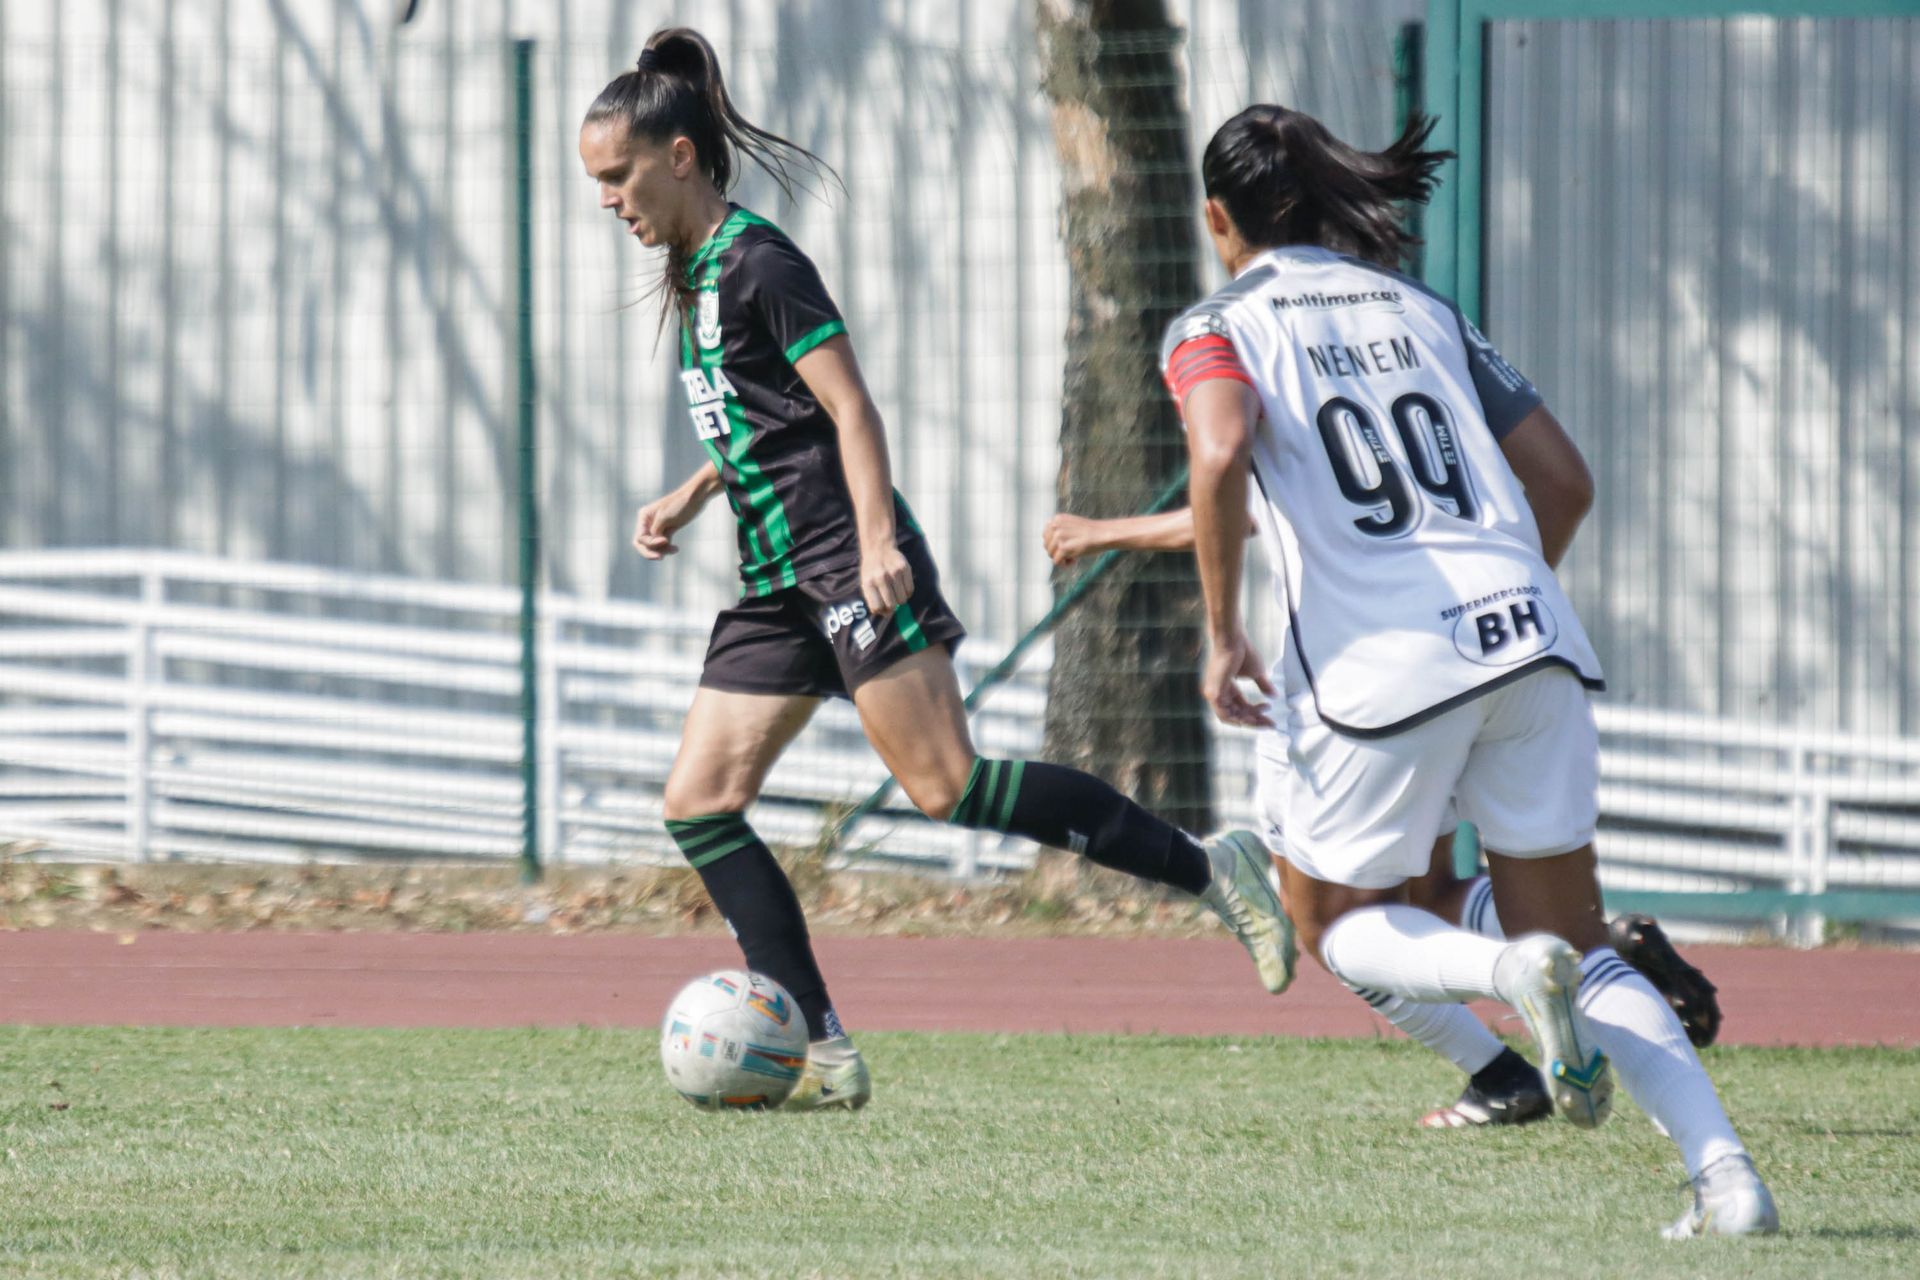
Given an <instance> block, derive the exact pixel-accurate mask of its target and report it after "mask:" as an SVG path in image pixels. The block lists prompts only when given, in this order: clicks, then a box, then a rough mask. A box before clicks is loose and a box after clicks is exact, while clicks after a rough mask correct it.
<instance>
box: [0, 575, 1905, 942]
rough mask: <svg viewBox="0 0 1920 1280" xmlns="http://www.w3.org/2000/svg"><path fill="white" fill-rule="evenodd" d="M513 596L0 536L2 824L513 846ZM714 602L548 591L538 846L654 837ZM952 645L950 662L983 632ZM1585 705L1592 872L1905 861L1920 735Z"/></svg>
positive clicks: (1012, 734)
mask: <svg viewBox="0 0 1920 1280" xmlns="http://www.w3.org/2000/svg"><path fill="white" fill-rule="evenodd" d="M518 611H519V596H518V594H517V593H516V592H515V591H513V590H511V589H507V588H493V587H473V586H459V585H452V584H446V583H433V582H423V581H415V580H410V579H396V578H379V577H365V576H360V575H353V574H345V573H339V572H335V571H332V570H323V569H309V568H301V567H295V566H288V565H275V564H257V563H256V564H236V563H231V562H227V561H222V560H217V559H210V558H204V557H196V556H188V555H181V554H177V553H171V552H147V551H140V552H125V551H86V552H34V553H0V841H25V842H29V843H31V844H32V845H34V846H37V847H38V848H39V850H40V851H41V852H42V854H43V855H45V856H75V857H87V858H120V859H141V860H145V859H163V858H181V859H222V860H259V861H296V862H297V861H307V860H325V861H338V860H351V859H357V858H382V857H424V858H443V859H458V860H468V859H493V858H510V857H512V856H514V855H515V854H516V853H517V852H518V851H519V849H520V847H521V822H522V814H523V808H522V795H523V784H522V779H521V771H520V757H521V742H522V724H521V719H520V712H519V693H520V667H519V663H520V647H519V642H518V638H517V634H516V627H517V622H518ZM708 625H709V620H708V619H707V618H705V617H692V616H688V615H686V614H683V613H677V612H674V611H672V610H667V609H661V608H657V607H652V606H646V605H638V604H632V603H612V602H593V601H585V600H580V599H575V598H570V597H565V596H558V595H549V596H546V597H545V598H544V599H543V600H542V602H541V623H540V626H541V631H540V635H539V637H538V645H537V656H538V671H537V679H538V685H539V692H540V697H539V708H540V711H539V714H540V724H539V726H538V730H539V731H538V742H539V744H540V747H539V759H538V760H537V761H536V762H535V777H536V779H537V786H538V789H539V800H540V805H539V813H540V831H539V844H540V848H541V851H542V855H543V857H544V858H545V859H546V860H548V861H550V862H554V863H596V862H607V861H622V860H636V861H652V860H660V859H666V858H670V857H671V855H672V850H671V847H670V846H669V845H668V844H667V842H666V840H665V837H664V833H663V831H662V828H661V806H660V784H661V781H662V780H663V779H664V778H665V776H666V771H667V767H668V765H669V763H670V762H671V760H672V758H673V753H674V750H675V747H676V744H677V740H678V730H679V721H680V717H681V715H682V714H683V713H684V711H685V708H686V705H687V702H688V699H689V697H690V695H691V690H692V688H693V686H694V682H695V679H696V677H697V675H698V672H699V666H700V658H701V653H702V651H703V649H704V645H705V641H706V635H707V629H708ZM974 647H975V648H983V647H984V646H974ZM967 656H968V655H967V654H966V653H965V651H963V667H964V668H965V669H963V671H962V679H963V681H964V682H968V683H970V682H971V680H972V678H973V677H974V675H975V674H977V672H978V671H979V670H981V669H983V667H984V662H985V661H986V660H990V659H991V658H992V657H994V656H997V655H995V654H992V653H988V654H985V655H980V654H975V655H972V656H974V657H976V658H980V659H982V660H981V661H976V662H968V661H966V658H967ZM1047 660H1048V655H1047V653H1046V651H1045V649H1044V647H1042V649H1041V650H1040V651H1039V652H1037V653H1036V655H1035V657H1034V660H1033V664H1032V666H1033V670H1030V671H1028V672H1027V673H1025V674H1023V675H1022V676H1020V677H1017V678H1016V679H1015V680H1013V681H1012V682H1010V683H1009V684H1007V685H1006V686H1004V687H1002V688H1001V689H999V690H997V691H996V692H995V693H994V694H993V695H992V697H991V698H990V699H989V701H988V703H987V705H986V707H985V709H984V710H983V711H982V712H981V714H980V715H979V716H978V717H977V719H976V722H975V731H976V736H977V738H978V740H979V742H980V745H981V748H982V750H983V751H985V752H987V753H989V754H994V755H1011V754H1026V753H1031V752H1033V751H1035V750H1036V749H1037V748H1038V745H1039V742H1040V737H1041V731H1042V723H1043V718H1044V710H1045V695H1044V685H1043V680H1044V668H1045V664H1046V662H1047ZM1599 716H1600V727H1601V732H1602V741H1603V751H1602V758H1601V773H1602V788H1601V810H1602V835H1601V844H1600V847H1601V853H1602V858H1603V878H1604V879H1605V881H1606V883H1607V886H1608V888H1609V889H1610V890H1620V891H1634V890H1642V891H1656V892H1659V891H1667V892H1671V891H1737V890H1742V889H1765V890H1780V889H1786V890H1789V891H1792V892H1796V893H1820V892H1825V891H1828V890H1833V889H1886V890H1909V891H1910V890H1914V889H1920V742H1917V741H1912V740H1902V739H1885V738H1879V739H1875V738H1858V737H1850V736H1847V735H1841V734H1833V733H1814V732H1802V731H1797V730H1784V729H1775V728H1766V727H1758V726H1751V725H1741V724H1735V723H1729V722H1725V721H1720V720H1715V719H1710V718H1706V717H1699V716H1691V715H1678V714H1671V713H1663V712H1651V711H1639V710H1632V709H1621V708H1616V707H1609V706H1603V707H1601V708H1600V712H1599ZM1250 757H1251V751H1250V740H1249V739H1248V738H1247V737H1245V736H1244V735H1239V734H1223V735H1222V736H1221V737H1220V739H1219V740H1218V742H1217V761H1218V764H1219V769H1220V775H1219V776H1220V777H1221V778H1222V779H1223V785H1222V786H1221V787H1220V788H1219V790H1220V792H1221V793H1222V804H1221V812H1222V816H1223V818H1224V819H1225V820H1226V821H1230V822H1234V823H1249V822H1251V821H1252V818H1253V815H1252V812H1251V802H1250V797H1249V796H1248V794H1247V791H1248V787H1247V784H1246V783H1245V782H1244V781H1242V780H1244V779H1247V778H1249V776H1250V769H1249V767H1248V766H1249V763H1250ZM883 777H884V773H883V771H882V769H881V767H880V765H879V763H878V761H877V760H876V759H875V758H874V756H873V754H872V752H871V751H870V750H869V749H868V747H867V746H866V744H865V741H864V740H863V739H862V737H861V735H860V732H859V727H858V724H857V722H856V721H855V719H854V717H853V715H852V713H851V710H850V708H848V707H846V706H845V705H844V704H829V705H828V706H826V707H824V708H823V709H822V711H821V713H820V715H819V716H818V717H817V719H816V722H815V724H814V725H813V726H812V727H811V728H810V729H809V730H808V731H807V733H806V734H805V735H804V736H803V737H802V738H801V740H800V741H799V742H798V743H797V744H796V746H795V748H794V750H793V751H792V752H790V753H789V755H788V757H787V758H786V759H785V760H783V761H782V763H781V765H780V766H779V768H778V769H776V771H775V772H774V775H773V778H772V779H771V781H770V784H769V786H768V789H767V795H766V799H765V800H764V801H763V803H762V804H761V805H760V806H759V808H758V809H757V810H756V811H755V815H754V820H755V823H756V825H758V826H759V827H760V828H761V829H762V830H763V831H764V832H765V833H766V834H767V835H768V836H769V837H770V838H771V839H773V840H775V841H779V842H805V841H809V840H811V839H812V838H813V837H814V836H816V835H817V834H818V833H819V831H820V829H821V824H822V808H823V806H826V805H830V804H847V803H852V802H856V801H858V800H859V799H860V798H862V797H863V796H865V795H866V794H867V793H868V792H869V791H871V790H872V789H873V787H874V786H876V785H877V784H878V783H879V782H880V781H881V780H882V778H883ZM1228 780H1230V781H1228ZM853 844H854V845H855V846H856V847H859V846H871V854H870V856H872V857H874V858H875V859H877V860H879V861H882V862H885V863H889V864H893V865H903V864H904V865H918V866H922V867H925V868H927V869H930V870H938V871H942V872H946V873H950V874H954V875H959V876H973V875H978V874H984V873H993V872H997V871H1004V870H1012V869H1017V868H1020V867H1023V866H1025V865H1026V864H1027V862H1028V860H1029V858H1030V857H1031V852H1032V851H1031V849H1030V848H1029V847H1027V846H1025V845H1022V844H1020V843H1019V842H1012V841H1005V840H1001V839H998V838H996V837H992V836H983V835H980V834H978V833H972V832H963V831H956V830H952V829H949V828H946V827H944V826H940V825H937V824H934V823H928V822H924V821H920V820H918V819H917V818H916V817H914V816H913V815H911V814H910V813H909V812H907V811H906V810H905V809H904V808H894V809H889V810H883V811H882V812H881V813H879V814H876V815H875V816H873V817H872V818H870V819H867V820H866V821H864V822H863V823H862V824H861V825H860V826H859V828H858V829H857V830H856V831H854V832H853ZM1816 923H1817V922H1816Z"/></svg>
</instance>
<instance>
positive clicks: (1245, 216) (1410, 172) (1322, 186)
mask: <svg viewBox="0 0 1920 1280" xmlns="http://www.w3.org/2000/svg"><path fill="white" fill-rule="evenodd" d="M1434 123H1435V122H1434V119H1433V117H1431V116H1425V115H1415V116H1414V117H1413V118H1412V119H1411V120H1409V121H1408V122H1407V127H1406V129H1405V130H1404V131H1403V132H1402V133H1401V134H1400V136H1399V138H1398V139H1396V140H1395V141H1394V143H1393V145H1392V146H1390V147H1388V148H1387V149H1386V150H1385V151H1359V150H1356V149H1355V148H1353V147H1350V146H1348V145H1347V144H1346V143H1344V142H1342V141H1340V140H1339V139H1338V138H1336V137H1334V136H1333V135H1332V134H1331V133H1329V132H1328V131H1327V127H1326V126H1325V125H1323V124H1321V123H1320V122H1319V121H1318V120H1316V119H1314V118H1313V117H1312V116H1310V115H1306V114H1305V113H1303V112H1299V111H1290V110H1288V109H1287V108H1285V107H1276V106H1271V105H1267V104H1262V105H1259V106H1252V107H1248V108H1247V109H1246V110H1245V111H1242V112H1241V113H1240V114H1239V115H1237V116H1235V117H1234V118H1233V119H1231V120H1229V121H1227V122H1226V123H1225V124H1223V125H1221V126H1220V129H1219V131H1218V132H1217V133H1215V134H1214V135H1213V140H1212V141H1211V142H1209V143H1207V150H1206V155H1205V156H1204V157H1203V158H1202V160H1201V165H1200V172H1201V177H1202V180H1203V182H1204V184H1205V186H1206V191H1207V195H1208V196H1209V197H1210V198H1212V199H1215V200H1218V201H1219V202H1220V203H1221V204H1222V205H1224V206H1225V207H1226V210H1227V214H1228V216H1229V217H1231V218H1232V219H1233V225H1234V226H1235V227H1236V228H1238V230H1239V232H1240V234H1241V236H1243V237H1244V238H1245V239H1246V240H1247V242H1248V243H1249V244H1252V245H1259V246H1273V245H1284V244H1317V245H1323V246H1325V247H1326V248H1329V249H1333V250H1336V251H1337V252H1340V253H1348V254H1352V255H1353V256H1354V257H1357V258H1364V259H1366V260H1367V261H1369V262H1375V263H1378V264H1380V265H1381V266H1385V267H1398V266H1400V265H1401V264H1402V263H1403V262H1405V261H1406V258H1407V255H1408V253H1409V252H1411V251H1412V249H1413V248H1414V247H1415V246H1416V245H1418V244H1419V243H1420V238H1419V237H1418V236H1416V235H1414V234H1413V232H1412V231H1411V230H1409V229H1408V227H1407V223H1406V216H1405V212H1404V210H1403V209H1402V208H1401V205H1402V204H1403V203H1408V202H1412V203H1419V204H1425V203H1426V202H1427V199H1428V198H1429V197H1430V196H1431V195H1432V194H1433V187H1434V174H1435V171H1436V170H1438V169H1439V167H1440V165H1441V164H1442V163H1443V162H1445V161H1447V160H1451V159H1452V158H1453V152H1451V151H1429V150H1427V149H1426V142H1427V138H1428V137H1429V135H1431V134H1432V132H1433V126H1434Z"/></svg>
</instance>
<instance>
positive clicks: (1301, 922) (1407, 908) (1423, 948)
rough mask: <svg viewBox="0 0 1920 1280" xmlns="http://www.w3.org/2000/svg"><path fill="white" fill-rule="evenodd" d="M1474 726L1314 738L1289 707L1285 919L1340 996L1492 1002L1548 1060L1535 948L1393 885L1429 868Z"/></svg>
mask: <svg viewBox="0 0 1920 1280" xmlns="http://www.w3.org/2000/svg"><path fill="white" fill-rule="evenodd" d="M1482 714H1483V712H1482V709H1481V706H1480V702H1478V701H1476V702H1472V703H1468V704H1467V705H1465V706H1462V707H1458V708H1455V709H1454V710H1452V711H1450V712H1448V713H1446V714H1445V715H1441V716H1437V717H1435V718H1434V719H1433V720H1430V721H1428V722H1427V723H1425V724H1423V725H1419V726H1416V727H1414V728H1412V729H1409V730H1407V731H1406V732H1404V733H1400V734H1395V735H1393V736H1391V737H1387V738H1379V739H1356V738H1350V737H1347V736H1345V735H1342V734H1338V733H1336V732H1334V731H1332V730H1330V729H1328V728H1326V726H1325V725H1324V724H1322V723H1321V722H1320V720H1319V718H1318V716H1317V715H1316V714H1315V713H1314V710H1313V707H1312V706H1311V704H1310V703H1309V702H1306V701H1305V700H1299V701H1296V703H1295V704H1294V706H1292V707H1291V708H1290V717H1289V730H1290V732H1291V733H1292V735H1293V740H1294V749H1293V754H1292V759H1293V762H1294V765H1295V772H1294V775H1293V777H1292V779H1291V780H1290V782H1289V788H1288V798H1289V803H1288V806H1287V831H1286V836H1287V869H1286V873H1285V883H1286V887H1287V901H1288V906H1289V908H1290V909H1291V910H1292V912H1293V914H1294V919H1295V923H1296V925H1297V927H1298V928H1299V930H1300V932H1301V935H1302V937H1303V939H1304V940H1305V942H1306V944H1307V946H1308V948H1309V950H1311V951H1312V952H1313V953H1314V954H1315V955H1317V956H1318V957H1319V958H1320V960H1321V963H1322V964H1324V965H1325V966H1326V967H1327V969H1328V970H1329V971H1330V972H1332V973H1333V974H1334V976H1336V977H1338V978H1339V979H1340V980H1341V981H1342V982H1344V983H1346V984H1347V985H1348V986H1350V987H1354V988H1356V989H1359V990H1362V991H1368V992H1380V993H1385V994H1388V995H1395V996H1399V997H1401V998H1402V999H1406V1000H1410V1001H1415V1002H1420V1003H1447V1002H1459V1001H1463V1000H1471V999H1475V998H1482V997H1485V998H1494V999H1499V1000H1503V1001H1505V1002H1507V1003H1509V1004H1512V1005H1514V1006H1515V1007H1516V1008H1517V1009H1519V1010H1520V1011H1521V1012H1522V1014H1523V1015H1525V1016H1526V1017H1527V1019H1528V1024H1529V1026H1530V1027H1533V1028H1535V1031H1536V1035H1537V1036H1539V1037H1540V1038H1541V1042H1542V1044H1543V1046H1550V1045H1551V1044H1553V1043H1554V1042H1553V1041H1552V1039H1551V1038H1550V1037H1548V1036H1545V1035H1542V1033H1541V1029H1542V1016H1541V1009H1542V1008H1543V1007H1544V1000H1543V995H1544V993H1543V992H1542V991H1541V988H1542V987H1543V986H1545V985H1547V983H1546V982H1545V981H1544V979H1545V978H1546V977H1547V975H1546V974H1544V973H1543V972H1542V971H1541V966H1540V965H1539V964H1538V963H1537V959H1538V958H1537V957H1536V956H1535V955H1534V953H1535V952H1536V951H1539V950H1540V949H1541V948H1542V946H1543V945H1544V943H1541V942H1535V941H1533V940H1526V941H1523V942H1522V943H1517V944H1510V945H1502V944H1500V943H1497V942H1494V941H1492V940H1491V939H1487V938H1481V937H1478V936H1477V935H1474V934H1472V933H1469V932H1467V931H1465V930H1462V929H1459V928H1457V927H1455V926H1453V925H1451V924H1449V923H1447V922H1446V921H1444V920H1442V919H1440V918H1439V917H1437V916H1435V915H1433V914H1432V913H1430V912H1426V911H1422V910H1419V909H1417V908H1415V907H1413V906H1411V905H1408V904H1407V902H1406V900H1405V892H1404V888H1403V885H1404V883H1405V881H1407V880H1410V879H1412V878H1413V877H1415V876H1417V875H1419V874H1421V873H1423V872H1425V871H1427V870H1428V869H1429V868H1430V866H1431V860H1432V839H1433V832H1435V831H1436V830H1437V829H1438V828H1439V823H1440V821H1441V818H1442V815H1443V813H1444V811H1445V809H1446V807H1447V804H1448V801H1449V798H1450V796H1451V794H1452V791H1453V783H1454V779H1455V778H1456V777H1457V776H1458V773H1459V770H1460V769H1461V768H1462V767H1464V761H1465V760H1466V758H1467V756H1468V754H1469V752H1470V751H1471V749H1472V745H1473V742H1474V740H1475V738H1476V736H1477V735H1478V733H1479V730H1480V726H1481V717H1482ZM1557 945H1558V944H1557ZM1561 949H1562V950H1565V948H1564V945H1561ZM1562 967H1563V968H1564V969H1565V973H1564V974H1561V975H1560V976H1561V977H1562V978H1563V979H1564V980H1566V981H1568V982H1571V981H1576V980H1577V977H1578V969H1577V965H1576V963H1575V957H1574V956H1573V953H1572V952H1571V951H1568V952H1567V954H1566V957H1565V960H1564V963H1563V966H1562ZM1556 972H1557V971H1556ZM1557 1012H1558V1013H1559V1015H1560V1018H1559V1021H1560V1023H1561V1024H1562V1025H1565V1026H1568V1027H1571V1025H1572V1021H1573V1017H1572V1009H1571V1005H1570V1004H1569V1003H1568V1002H1567V1001H1566V1000H1564V999H1562V1000H1560V1001H1559V1002H1558V1006H1557ZM1569 1101H1579V1099H1569ZM1563 1110H1564V1113H1565V1114H1566V1115H1567V1117H1568V1118H1569V1119H1570V1120H1573V1121H1574V1122H1576V1123H1586V1124H1594V1123H1598V1121H1599V1119H1600V1118H1602V1117H1603V1116H1604V1109H1601V1110H1599V1111H1597V1112H1596V1111H1595V1110H1593V1109H1592V1108H1587V1107H1579V1106H1569V1107H1566V1108H1564V1109H1563Z"/></svg>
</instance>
